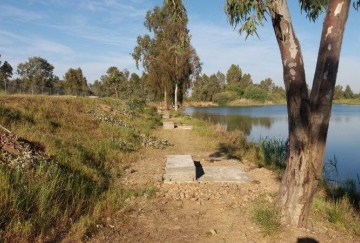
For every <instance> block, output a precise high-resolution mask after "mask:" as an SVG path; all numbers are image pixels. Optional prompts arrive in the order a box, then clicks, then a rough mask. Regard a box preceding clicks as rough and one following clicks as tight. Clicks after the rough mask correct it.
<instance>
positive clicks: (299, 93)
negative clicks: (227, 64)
mask: <svg viewBox="0 0 360 243" xmlns="http://www.w3.org/2000/svg"><path fill="white" fill-rule="evenodd" d="M350 2H351V1H345V2H344V1H342V0H331V1H299V5H300V9H301V11H304V12H306V14H307V17H308V18H309V19H311V20H313V21H315V20H316V19H317V18H318V17H319V15H320V14H321V13H322V12H325V20H324V24H323V31H322V36H321V40H320V47H319V53H318V61H317V64H316V68H315V70H316V71H315V75H314V80H313V85H312V90H311V92H310V94H309V92H308V89H307V83H306V80H305V69H304V64H303V59H302V52H301V48H300V44H299V40H298V39H297V37H296V35H295V31H294V28H293V25H292V20H291V15H290V12H289V9H288V5H287V1H260V2H259V1H247V2H242V1H236V0H227V3H226V7H225V12H226V14H227V15H228V20H229V23H230V24H231V25H233V26H236V25H237V24H240V28H239V32H240V33H243V32H245V33H246V34H247V36H249V35H254V34H256V35H257V26H258V25H262V22H263V21H264V20H265V19H266V15H268V16H269V17H270V18H271V21H272V25H273V28H274V33H275V38H276V41H277V43H278V46H279V50H280V54H281V61H282V63H283V74H284V84H285V90H286V102H287V108H288V117H289V148H290V149H289V156H288V161H287V168H286V171H285V174H284V177H283V180H282V184H281V187H280V199H279V200H278V203H279V208H280V215H281V221H282V223H284V224H290V225H293V226H297V227H306V225H307V220H308V215H309V209H310V205H311V202H312V199H313V197H314V195H315V192H316V188H317V186H318V182H319V178H320V177H321V173H322V167H323V159H324V152H325V144H326V137H327V131H328V125H329V120H330V114H331V106H332V100H333V96H334V93H335V92H334V91H335V84H336V77H337V70H338V66H339V58H340V50H341V43H342V38H343V33H344V29H345V26H346V20H347V17H348V15H349V8H350ZM359 4H360V1H355V3H354V6H359ZM333 13H335V14H333ZM329 29H331V31H329ZM327 30H328V31H327ZM329 47H331V48H329ZM329 67H331V70H330V69H329ZM346 95H347V96H348V97H351V95H352V94H351V92H350V90H349V89H347V90H346ZM298 185H301V186H298ZM294 208H296V210H294Z"/></svg>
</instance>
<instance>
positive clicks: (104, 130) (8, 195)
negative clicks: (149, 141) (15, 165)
mask: <svg viewBox="0 0 360 243" xmlns="http://www.w3.org/2000/svg"><path fill="white" fill-rule="evenodd" d="M127 105H128V104H127V103H124V102H119V101H115V100H112V99H88V98H74V97H67V98H65V97H46V96H36V97H35V96H3V97H0V114H1V117H0V124H1V125H3V126H4V127H6V128H7V129H9V130H11V131H12V132H14V133H16V134H17V136H18V137H21V138H25V139H27V140H29V141H31V142H35V143H37V144H41V145H42V146H43V147H44V149H45V152H46V153H47V154H48V155H49V156H50V158H51V161H50V164H47V163H42V162H40V163H39V164H40V165H39V166H37V167H35V168H33V169H32V170H27V171H26V170H25V171H19V170H16V169H10V168H8V167H7V166H5V165H0V182H1V183H0V184H1V187H0V188H1V198H0V239H2V241H3V242H35V241H41V242H52V241H54V240H55V239H60V238H61V237H63V236H64V235H66V234H67V232H68V231H69V229H71V232H76V234H74V235H77V236H76V237H78V240H81V237H83V236H84V234H89V233H90V232H91V231H92V230H93V229H94V227H95V225H96V223H97V222H98V221H99V220H100V219H101V218H103V217H104V216H106V215H108V214H111V212H113V211H114V210H117V209H118V208H119V207H121V206H122V201H123V200H125V199H126V198H127V197H129V196H131V195H139V194H141V193H143V192H127V190H126V189H125V188H120V189H118V188H114V187H113V182H114V181H115V180H116V178H118V177H119V176H121V174H122V169H123V168H124V166H125V164H126V163H131V161H133V160H135V158H136V154H135V153H134V152H135V151H137V150H138V149H139V148H140V147H141V140H140V134H142V133H148V132H149V131H150V130H151V128H152V127H154V126H156V124H157V123H158V122H159V118H158V117H157V116H156V115H154V109H153V108H145V109H143V108H141V109H140V110H139V112H137V113H136V114H129V113H127V112H126V111H127ZM131 105H132V106H134V102H133V103H131ZM135 106H136V103H135ZM104 107H110V109H109V110H107V109H104ZM131 108H132V109H131V110H132V111H133V110H134V109H137V107H131ZM135 115H136V116H137V117H136V119H134V116H135ZM104 214H105V215H104Z"/></svg>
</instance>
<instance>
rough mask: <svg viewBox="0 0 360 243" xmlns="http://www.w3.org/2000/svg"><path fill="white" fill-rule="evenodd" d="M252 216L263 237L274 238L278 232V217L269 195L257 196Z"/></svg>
mask: <svg viewBox="0 0 360 243" xmlns="http://www.w3.org/2000/svg"><path fill="white" fill-rule="evenodd" d="M269 198H271V200H268V199H269ZM252 214H253V219H254V221H255V222H256V223H257V224H258V225H259V227H260V229H261V232H262V233H263V234H264V235H267V236H275V235H276V234H278V233H279V232H280V216H279V212H278V210H277V209H276V207H275V205H274V203H273V200H272V196H271V195H264V194H261V195H259V196H258V197H257V198H256V200H255V202H254V205H253V210H252Z"/></svg>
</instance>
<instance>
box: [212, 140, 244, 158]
mask: <svg viewBox="0 0 360 243" xmlns="http://www.w3.org/2000/svg"><path fill="white" fill-rule="evenodd" d="M217 149H218V151H216V152H215V153H212V154H210V157H211V158H221V157H225V158H226V159H238V160H240V158H239V157H238V156H237V155H236V151H237V150H238V147H236V146H235V145H234V144H230V143H220V144H219V145H218V148H217Z"/></svg>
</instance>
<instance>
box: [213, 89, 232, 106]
mask: <svg viewBox="0 0 360 243" xmlns="http://www.w3.org/2000/svg"><path fill="white" fill-rule="evenodd" d="M236 98H238V95H237V94H236V92H234V91H225V92H222V93H217V94H215V95H214V96H213V101H214V102H216V103H218V104H219V105H226V104H227V103H229V102H230V101H233V100H235V99H236Z"/></svg>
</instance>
